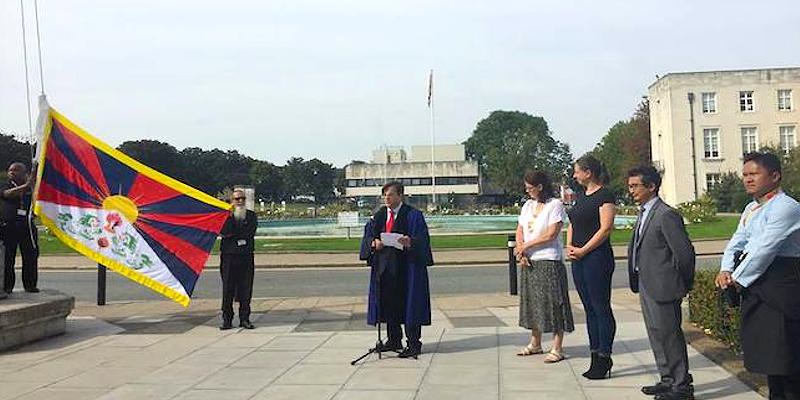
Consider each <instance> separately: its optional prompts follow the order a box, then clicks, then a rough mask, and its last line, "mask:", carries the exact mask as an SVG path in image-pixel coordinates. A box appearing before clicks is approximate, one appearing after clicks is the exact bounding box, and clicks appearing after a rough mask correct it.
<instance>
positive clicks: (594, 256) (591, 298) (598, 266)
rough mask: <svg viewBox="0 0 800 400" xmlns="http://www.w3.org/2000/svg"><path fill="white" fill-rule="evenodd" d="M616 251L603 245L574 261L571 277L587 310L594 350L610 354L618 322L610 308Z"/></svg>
mask: <svg viewBox="0 0 800 400" xmlns="http://www.w3.org/2000/svg"><path fill="white" fill-rule="evenodd" d="M613 274H614V253H613V252H612V250H611V246H606V245H602V246H600V247H598V248H596V249H594V250H592V251H591V252H589V253H588V254H586V255H585V256H583V258H581V259H580V260H573V261H572V279H573V281H574V282H575V289H577V290H578V295H579V296H580V298H581V302H582V303H583V309H584V311H586V329H587V330H588V332H589V349H590V350H591V351H592V352H598V353H601V354H606V355H608V354H611V349H612V347H613V344H614V334H615V333H616V331H617V322H616V321H615V320H614V313H613V312H612V311H611V276H612V275H613Z"/></svg>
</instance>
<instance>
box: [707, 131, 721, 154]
mask: <svg viewBox="0 0 800 400" xmlns="http://www.w3.org/2000/svg"><path fill="white" fill-rule="evenodd" d="M703 151H704V156H705V158H719V129H718V128H705V129H703Z"/></svg>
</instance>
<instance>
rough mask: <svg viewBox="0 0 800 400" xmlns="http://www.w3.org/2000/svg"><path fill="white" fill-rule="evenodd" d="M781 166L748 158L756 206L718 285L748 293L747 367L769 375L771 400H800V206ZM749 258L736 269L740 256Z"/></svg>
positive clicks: (746, 177) (745, 216)
mask: <svg viewBox="0 0 800 400" xmlns="http://www.w3.org/2000/svg"><path fill="white" fill-rule="evenodd" d="M782 177H783V172H782V168H781V160H780V158H778V156H776V155H774V154H770V153H757V152H756V153H750V154H748V155H746V156H745V157H744V165H743V166H742V180H743V182H744V189H745V191H746V192H747V194H749V195H750V196H753V201H752V202H751V203H750V204H748V205H747V207H745V209H744V212H743V213H742V217H741V219H740V220H739V226H738V227H737V228H736V232H735V233H734V234H733V237H731V240H730V241H729V242H728V246H727V247H726V248H725V253H724V255H723V256H722V266H721V271H720V272H719V274H718V275H717V278H716V281H715V283H716V285H717V286H718V287H720V288H723V289H724V288H727V287H728V286H731V285H733V286H734V287H736V288H738V289H739V291H740V292H741V293H742V302H741V319H740V320H739V322H740V324H741V325H740V327H739V336H740V337H741V342H742V352H743V353H744V367H745V368H746V369H747V370H748V371H750V372H754V373H758V374H765V375H767V383H768V385H769V398H770V399H794V400H797V399H800V204H798V203H797V201H796V200H795V199H793V198H791V197H790V196H789V195H787V194H786V193H784V192H783V190H782V189H781V179H782ZM737 251H742V252H743V253H744V254H745V256H744V259H743V260H742V262H741V263H740V264H739V265H738V267H734V265H735V264H734V254H735V253H736V252H737Z"/></svg>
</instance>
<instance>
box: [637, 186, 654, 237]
mask: <svg viewBox="0 0 800 400" xmlns="http://www.w3.org/2000/svg"><path fill="white" fill-rule="evenodd" d="M656 201H658V196H656V197H653V198H652V199H650V200H649V201H648V202H647V203H644V205H643V206H641V207H644V212H643V213H642V219H641V220H640V221H639V236H641V235H642V230H643V229H644V223H645V222H646V221H647V216H648V215H649V214H650V210H652V209H653V205H655V204H656Z"/></svg>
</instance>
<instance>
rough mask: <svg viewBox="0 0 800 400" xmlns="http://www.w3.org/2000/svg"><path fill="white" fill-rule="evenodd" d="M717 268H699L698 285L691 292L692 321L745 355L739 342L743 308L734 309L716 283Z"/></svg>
mask: <svg viewBox="0 0 800 400" xmlns="http://www.w3.org/2000/svg"><path fill="white" fill-rule="evenodd" d="M716 276H717V271H697V273H696V274H695V277H694V288H693V289H692V291H691V292H690V293H689V320H690V321H692V322H693V323H695V325H697V326H698V327H700V328H701V329H703V331H704V332H705V333H706V335H710V336H712V337H714V338H715V339H717V340H719V341H721V342H723V343H725V344H727V345H728V346H729V347H730V348H731V350H732V351H733V352H734V353H736V354H741V352H742V347H741V343H739V309H738V308H730V307H728V305H727V304H726V303H725V301H724V300H723V299H722V297H721V293H720V290H719V289H717V288H716V287H715V286H714V278H716Z"/></svg>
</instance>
